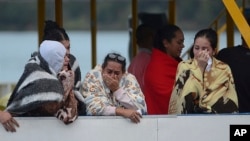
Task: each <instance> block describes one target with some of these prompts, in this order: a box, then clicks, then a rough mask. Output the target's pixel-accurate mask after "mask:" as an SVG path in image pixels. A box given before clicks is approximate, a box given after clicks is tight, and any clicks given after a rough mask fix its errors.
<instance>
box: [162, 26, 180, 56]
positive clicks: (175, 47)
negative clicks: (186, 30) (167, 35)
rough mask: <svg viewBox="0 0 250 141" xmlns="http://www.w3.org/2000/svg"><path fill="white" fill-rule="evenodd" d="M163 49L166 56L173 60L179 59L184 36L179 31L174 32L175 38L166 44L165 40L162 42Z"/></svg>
mask: <svg viewBox="0 0 250 141" xmlns="http://www.w3.org/2000/svg"><path fill="white" fill-rule="evenodd" d="M163 44H164V47H165V48H166V52H167V54H168V55H170V56H172V57H173V58H179V57H180V55H181V51H182V49H183V48H184V34H183V32H182V31H181V30H177V31H176V32H175V37H174V38H173V39H172V40H171V41H170V42H168V41H167V40H164V41H163Z"/></svg>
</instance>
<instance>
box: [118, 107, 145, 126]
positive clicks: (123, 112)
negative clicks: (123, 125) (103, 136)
mask: <svg viewBox="0 0 250 141" xmlns="http://www.w3.org/2000/svg"><path fill="white" fill-rule="evenodd" d="M116 115H120V116H123V117H125V118H129V119H130V120H131V121H132V122H134V123H139V122H140V119H141V118H142V115H141V114H140V113H139V112H137V111H136V110H133V109H123V108H116Z"/></svg>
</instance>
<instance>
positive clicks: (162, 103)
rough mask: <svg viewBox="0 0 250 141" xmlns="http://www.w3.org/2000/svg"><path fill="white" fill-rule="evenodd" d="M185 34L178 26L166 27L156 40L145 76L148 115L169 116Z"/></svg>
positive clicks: (156, 36)
mask: <svg viewBox="0 0 250 141" xmlns="http://www.w3.org/2000/svg"><path fill="white" fill-rule="evenodd" d="M183 43H184V34H183V32H182V30H181V29H180V28H179V27H178V26H176V25H171V24H169V25H165V26H163V27H162V28H160V29H159V30H158V31H157V32H156V35H155V38H154V47H153V49H152V55H151V60H150V62H149V64H148V67H147V69H146V72H145V76H144V95H145V99H146V103H147V108H148V114H151V115H152V114H154V115H156V114H167V113H168V105H169V99H170V96H171V92H172V88H173V85H174V80H175V75H176V70H177V65H178V63H179V62H180V61H181V60H182V59H181V58H180V55H181V51H182V49H183V47H184V44H183Z"/></svg>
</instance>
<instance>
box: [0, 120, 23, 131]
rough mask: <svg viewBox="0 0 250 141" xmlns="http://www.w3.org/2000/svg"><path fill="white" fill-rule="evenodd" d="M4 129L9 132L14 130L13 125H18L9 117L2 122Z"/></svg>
mask: <svg viewBox="0 0 250 141" xmlns="http://www.w3.org/2000/svg"><path fill="white" fill-rule="evenodd" d="M3 126H4V128H5V130H6V131H8V132H9V131H10V132H16V128H15V126H17V127H19V124H18V123H17V121H16V120H15V119H13V118H12V119H10V120H8V121H7V122H6V123H4V124H3Z"/></svg>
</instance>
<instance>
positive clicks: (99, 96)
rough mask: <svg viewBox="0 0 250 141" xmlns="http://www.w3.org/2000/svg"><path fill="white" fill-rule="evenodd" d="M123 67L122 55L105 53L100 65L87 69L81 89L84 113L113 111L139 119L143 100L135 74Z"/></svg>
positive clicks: (143, 112)
mask: <svg viewBox="0 0 250 141" xmlns="http://www.w3.org/2000/svg"><path fill="white" fill-rule="evenodd" d="M125 69H126V59H125V58H124V57H123V56H121V55H120V54H116V53H109V54H108V55H107V56H106V57H105V59H104V62H103V64H102V66H100V65H97V66H96V67H95V68H94V69H93V70H91V71H90V72H88V73H87V75H86V77H85V79H84V81H83V84H82V89H81V90H82V94H83V96H84V98H85V99H84V102H85V104H86V109H87V110H86V111H87V115H103V116H115V115H117V116H123V117H125V118H129V119H131V121H132V122H134V123H138V122H140V119H141V117H142V114H146V112H147V109H146V103H145V101H144V96H143V94H142V91H141V89H140V86H139V84H138V82H137V81H136V78H135V77H134V75H132V74H130V73H126V72H125Z"/></svg>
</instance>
